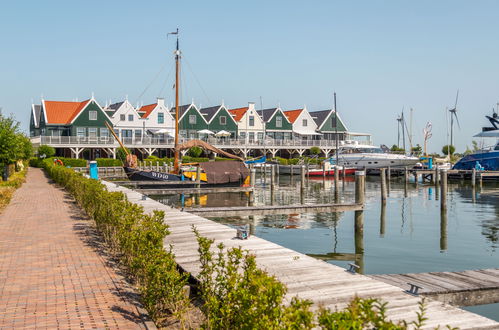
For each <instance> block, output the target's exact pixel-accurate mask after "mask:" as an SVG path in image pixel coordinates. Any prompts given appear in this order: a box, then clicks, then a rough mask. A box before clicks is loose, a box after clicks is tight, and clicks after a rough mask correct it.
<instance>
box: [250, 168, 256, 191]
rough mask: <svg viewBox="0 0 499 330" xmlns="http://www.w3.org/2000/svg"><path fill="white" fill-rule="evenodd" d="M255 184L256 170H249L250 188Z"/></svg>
mask: <svg viewBox="0 0 499 330" xmlns="http://www.w3.org/2000/svg"><path fill="white" fill-rule="evenodd" d="M255 184H256V170H255V169H254V168H252V169H251V170H250V186H252V187H254V186H255Z"/></svg>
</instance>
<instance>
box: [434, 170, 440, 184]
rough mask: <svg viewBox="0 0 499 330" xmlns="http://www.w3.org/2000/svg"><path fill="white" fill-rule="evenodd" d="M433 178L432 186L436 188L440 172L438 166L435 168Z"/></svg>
mask: <svg viewBox="0 0 499 330" xmlns="http://www.w3.org/2000/svg"><path fill="white" fill-rule="evenodd" d="M433 176H434V179H433V181H434V184H435V186H436V187H438V185H439V184H440V171H439V169H438V166H436V167H435V174H433Z"/></svg>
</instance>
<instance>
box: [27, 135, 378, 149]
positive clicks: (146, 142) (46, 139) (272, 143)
mask: <svg viewBox="0 0 499 330" xmlns="http://www.w3.org/2000/svg"><path fill="white" fill-rule="evenodd" d="M31 141H32V143H36V144H38V143H39V144H48V145H51V146H56V147H57V146H67V147H69V146H76V147H78V146H82V147H84V146H101V147H118V146H119V144H118V142H117V141H116V140H115V139H114V138H113V137H79V136H37V137H32V138H31ZM186 141H188V139H181V140H180V143H184V142H186ZM122 142H123V144H124V145H125V146H128V147H131V148H134V147H135V148H137V147H139V148H140V147H154V146H156V147H165V148H172V147H173V145H174V141H173V139H171V138H156V137H144V138H137V139H135V138H133V137H125V138H122ZM207 142H208V143H210V144H211V145H213V146H216V147H219V148H293V147H308V148H310V147H329V148H332V149H334V148H335V147H336V141H334V140H299V139H293V140H291V139H290V140H275V139H270V138H267V139H265V140H253V141H251V140H250V141H247V140H245V139H228V138H209V139H208V140H207ZM338 144H339V146H340V147H342V146H345V145H354V144H371V142H370V141H362V142H357V141H353V140H344V141H339V143H338Z"/></svg>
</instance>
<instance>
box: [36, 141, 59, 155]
mask: <svg viewBox="0 0 499 330" xmlns="http://www.w3.org/2000/svg"><path fill="white" fill-rule="evenodd" d="M54 155H55V149H54V148H53V147H51V146H48V145H46V144H44V145H41V146H40V147H39V148H38V157H39V158H50V157H53V156H54Z"/></svg>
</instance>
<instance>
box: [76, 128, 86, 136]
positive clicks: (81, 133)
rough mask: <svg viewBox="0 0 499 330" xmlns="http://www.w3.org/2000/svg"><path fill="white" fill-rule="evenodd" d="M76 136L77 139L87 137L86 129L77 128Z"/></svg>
mask: <svg viewBox="0 0 499 330" xmlns="http://www.w3.org/2000/svg"><path fill="white" fill-rule="evenodd" d="M76 136H77V137H85V136H87V129H86V127H76Z"/></svg>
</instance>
